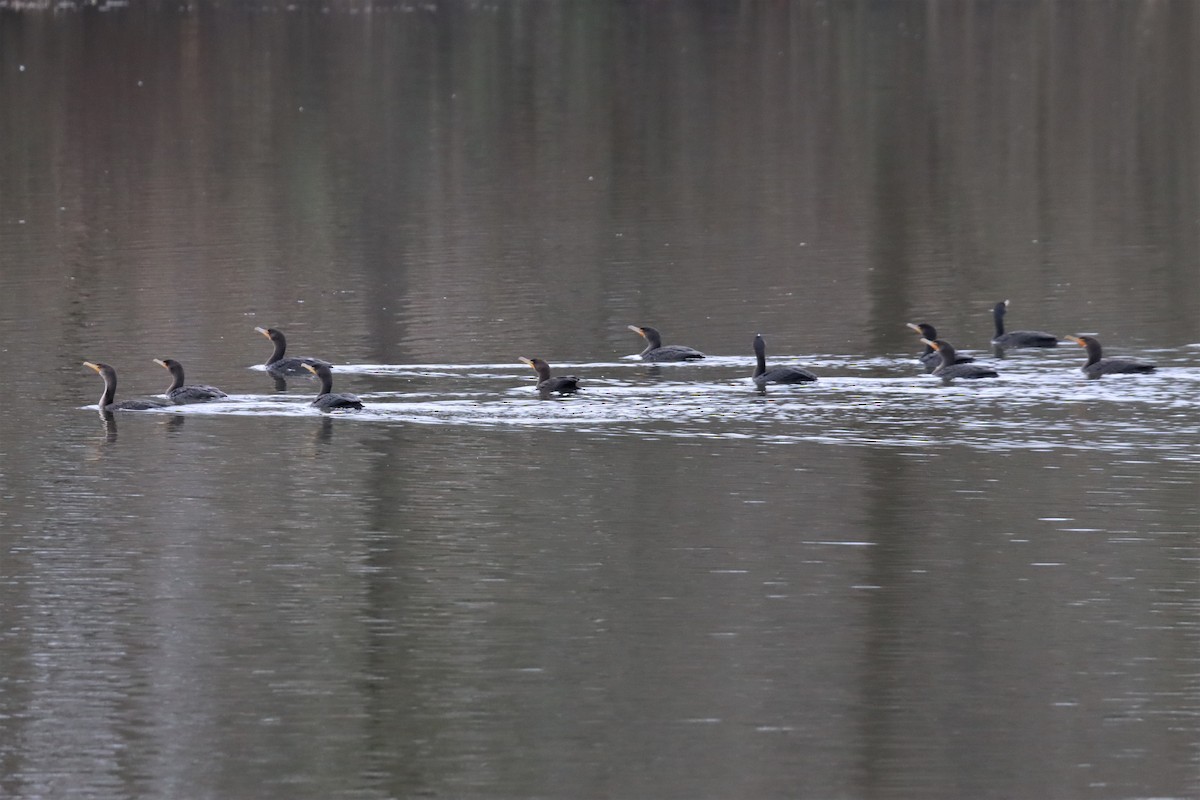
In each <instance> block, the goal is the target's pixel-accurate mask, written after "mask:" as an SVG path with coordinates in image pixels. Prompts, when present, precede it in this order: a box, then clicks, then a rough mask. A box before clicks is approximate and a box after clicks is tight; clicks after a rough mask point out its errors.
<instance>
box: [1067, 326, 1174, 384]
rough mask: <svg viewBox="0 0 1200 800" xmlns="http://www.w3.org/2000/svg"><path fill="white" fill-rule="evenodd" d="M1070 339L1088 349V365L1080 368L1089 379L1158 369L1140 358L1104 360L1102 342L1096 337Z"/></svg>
mask: <svg viewBox="0 0 1200 800" xmlns="http://www.w3.org/2000/svg"><path fill="white" fill-rule="evenodd" d="M1067 338H1068V339H1070V340H1071V341H1073V342H1075V344H1077V345H1079V346H1080V347H1085V348H1087V356H1088V359H1087V363H1086V364H1084V365H1083V366H1082V367H1080V370H1082V371H1083V374H1084V375H1087V376H1088V377H1089V378H1099V377H1101V376H1102V375H1137V374H1145V373H1147V372H1153V371H1154V370H1155V369H1156V368H1157V367H1156V366H1155V365H1154V364H1152V363H1150V362H1149V361H1143V360H1142V359H1140V358H1128V357H1121V356H1118V357H1114V358H1103V355H1104V351H1103V349H1102V348H1101V347H1100V340H1099V339H1097V338H1096V337H1095V336H1068V337H1067Z"/></svg>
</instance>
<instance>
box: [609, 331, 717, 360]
mask: <svg viewBox="0 0 1200 800" xmlns="http://www.w3.org/2000/svg"><path fill="white" fill-rule="evenodd" d="M627 327H628V328H629V330H631V331H633V332H634V333H636V334H637V335H638V336H641V337H642V338H643V339H645V340H646V349H645V350H643V351H642V352H640V353H638V355H640V356H641V357H642V361H698V360H700V359H702V358H704V353H701V352H700V351H699V350H693V349H692V348H690V347H684V346H683V345H681V344H669V345H667V346H666V347H663V343H662V334H660V333H659V332H658V331H657V330H655V329H654V328H650V327H646V326H643V325H629V326H627Z"/></svg>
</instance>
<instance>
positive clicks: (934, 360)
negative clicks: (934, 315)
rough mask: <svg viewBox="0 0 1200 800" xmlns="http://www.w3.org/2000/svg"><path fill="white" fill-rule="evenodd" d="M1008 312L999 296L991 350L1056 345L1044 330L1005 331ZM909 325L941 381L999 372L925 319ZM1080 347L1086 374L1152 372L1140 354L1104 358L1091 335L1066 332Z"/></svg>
mask: <svg viewBox="0 0 1200 800" xmlns="http://www.w3.org/2000/svg"><path fill="white" fill-rule="evenodd" d="M1006 313H1008V301H1007V300H1002V301H1000V302H999V303H996V305H995V307H993V308H992V318H993V320H994V321H995V323H996V335H995V336H993V337H992V348H993V350H994V352H996V353H997V354H999V355H1002V354H1003V352H1004V351H1005V350H1014V349H1017V348H1022V347H1058V337H1057V336H1055V335H1054V334H1053V333H1046V332H1045V331H1007V332H1006V331H1005V330H1004V315H1005V314H1006ZM908 327H910V328H912V329H913V330H915V331H917V332H918V333H920V334H921V342H922V343H923V344H924V345H925V352H923V353H922V354H921V363H922V364H924V365H925V367H926V369H928V370H929V371H930V372H932V373H933V374H934V375H936V376H937V377H939V378H941V379H942V380H943V381H951V380H953V379H955V378H964V379H970V378H995V377H998V376H999V374H1000V373H998V372H996V370H994V369H992V368H991V367H985V366H983V365H982V364H976V363H974V361H975V359H973V358H971V357H970V356H961V355H959V354H958V353H957V352H956V351H955V349H954V346H953V345H952V344H950V343H949V342H947V341H946V340H945V339H939V338H938V335H937V329H935V328H934V327H933V326H932V325H930V324H929V323H928V322H921V323H912V322H910V323H908ZM1066 338H1067V339H1069V340H1070V341H1072V342H1075V343H1076V344H1077V345H1079V346H1080V347H1084V348H1087V363H1085V364H1084V365H1083V366H1082V367H1081V368H1080V369H1081V370H1082V371H1083V374H1084V375H1086V376H1088V377H1089V378H1099V377H1101V376H1102V375H1117V374H1121V373H1126V374H1134V373H1145V372H1153V371H1154V369H1155V366H1154V364H1151V363H1150V362H1149V361H1143V360H1142V359H1140V358H1103V350H1102V348H1101V347H1100V341H1099V340H1098V339H1096V337H1094V336H1067V337H1066Z"/></svg>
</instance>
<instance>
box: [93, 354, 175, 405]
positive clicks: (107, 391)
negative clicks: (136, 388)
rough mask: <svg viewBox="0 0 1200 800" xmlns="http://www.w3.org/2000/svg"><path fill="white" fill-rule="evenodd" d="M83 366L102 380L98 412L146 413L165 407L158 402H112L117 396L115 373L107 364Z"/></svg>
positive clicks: (94, 363) (96, 363) (97, 363)
mask: <svg viewBox="0 0 1200 800" xmlns="http://www.w3.org/2000/svg"><path fill="white" fill-rule="evenodd" d="M83 365H84V366H85V367H87V368H88V369H93V370H95V371H96V373H97V374H98V375H99V376H100V377H101V378H103V379H104V393H103V394H101V395H100V403H99V405H100V411H101V412H105V411H148V410H150V409H152V408H162V407H163V406H165V405H166V403H163V402H161V401H159V400H122V401H121V402H119V403H115V402H113V398H114V397H115V396H116V394H117V371H116V370H115V369H113V368H112V367H110V366H109V365H108V364H101V363H99V362H92V361H85V362H83Z"/></svg>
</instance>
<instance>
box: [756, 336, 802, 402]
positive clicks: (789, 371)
mask: <svg viewBox="0 0 1200 800" xmlns="http://www.w3.org/2000/svg"><path fill="white" fill-rule="evenodd" d="M754 357H755V358H756V359H757V363H756V364H755V367H754V382H755V383H756V384H757V385H758V387H759V388H760V389H765V388H766V387H767V384H768V383H811V382H812V381H815V380H816V379H817V376H816V375H814V374H812V373H811V372H809V371H808V370H806V369H803V368H802V367H776V368H775V369H773V370H770V371H768V370H767V343H766V342H765V341H763V337H762V334H761V333H758V334H755V335H754Z"/></svg>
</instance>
